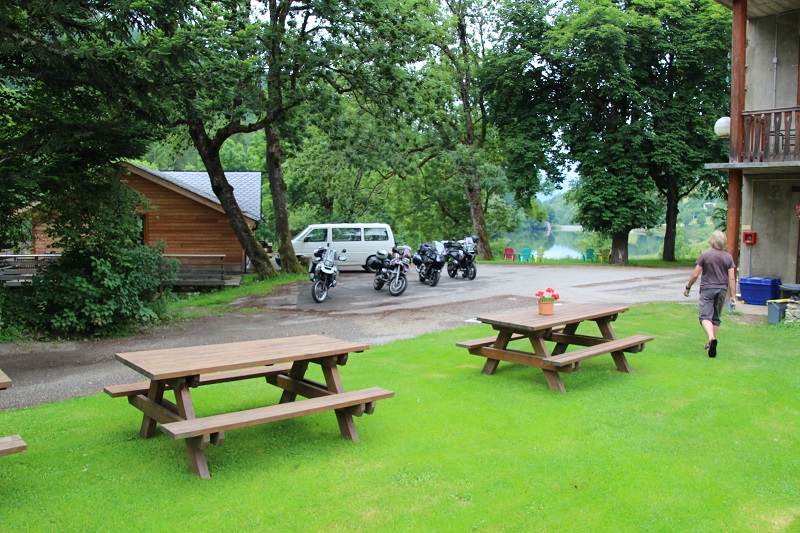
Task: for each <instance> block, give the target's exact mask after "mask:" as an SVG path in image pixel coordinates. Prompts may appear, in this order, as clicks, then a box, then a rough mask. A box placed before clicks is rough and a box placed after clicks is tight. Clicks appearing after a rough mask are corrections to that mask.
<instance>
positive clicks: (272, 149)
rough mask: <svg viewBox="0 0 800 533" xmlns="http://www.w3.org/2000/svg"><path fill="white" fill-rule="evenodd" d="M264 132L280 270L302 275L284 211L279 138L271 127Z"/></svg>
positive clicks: (302, 270)
mask: <svg viewBox="0 0 800 533" xmlns="http://www.w3.org/2000/svg"><path fill="white" fill-rule="evenodd" d="M264 131H265V132H266V136H267V176H268V177H269V191H270V193H271V194H272V210H273V212H274V213H275V235H276V237H277V239H278V253H279V254H280V255H281V270H282V271H284V272H292V273H294V274H302V273H303V272H305V269H304V268H303V267H302V266H301V265H300V262H299V261H298V260H297V256H296V255H295V253H294V246H292V234H291V231H290V228H289V211H288V210H287V209H286V182H285V181H284V180H283V170H282V168H281V137H280V135H279V134H278V130H276V129H275V128H274V127H273V126H272V125H269V126H267V127H266V128H264Z"/></svg>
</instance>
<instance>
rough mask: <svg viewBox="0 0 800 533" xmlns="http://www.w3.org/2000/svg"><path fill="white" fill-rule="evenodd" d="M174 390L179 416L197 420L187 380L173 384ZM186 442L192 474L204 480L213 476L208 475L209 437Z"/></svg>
mask: <svg viewBox="0 0 800 533" xmlns="http://www.w3.org/2000/svg"><path fill="white" fill-rule="evenodd" d="M172 388H173V390H174V391H175V405H176V406H177V407H178V415H179V416H181V417H182V418H184V419H185V420H192V419H194V418H197V416H196V415H195V413H194V404H193V403H192V395H191V393H190V392H189V385H188V384H187V383H186V380H185V379H180V380H176V381H175V382H173V384H172ZM184 442H185V443H186V452H187V453H188V454H189V465H191V467H192V472H194V473H195V474H197V475H198V476H200V477H201V478H203V479H208V478H210V477H211V474H209V473H208V462H207V461H206V452H205V448H206V446H208V436H206V440H205V441H204V440H202V439H186V440H185V441H184Z"/></svg>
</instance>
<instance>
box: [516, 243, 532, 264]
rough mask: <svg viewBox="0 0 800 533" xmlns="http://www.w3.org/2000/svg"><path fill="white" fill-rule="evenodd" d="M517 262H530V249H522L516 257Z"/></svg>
mask: <svg viewBox="0 0 800 533" xmlns="http://www.w3.org/2000/svg"><path fill="white" fill-rule="evenodd" d="M517 261H519V262H520V263H521V262H523V261H527V262H528V263H530V262H531V249H530V248H528V247H527V246H526V247H525V248H523V249H522V251H521V252H520V253H519V255H518V256H517Z"/></svg>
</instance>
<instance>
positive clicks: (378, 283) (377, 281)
mask: <svg viewBox="0 0 800 533" xmlns="http://www.w3.org/2000/svg"><path fill="white" fill-rule="evenodd" d="M372 288H373V289H375V290H376V291H379V290H381V289H382V288H383V279H381V278H379V277H378V276H375V278H374V279H373V280H372Z"/></svg>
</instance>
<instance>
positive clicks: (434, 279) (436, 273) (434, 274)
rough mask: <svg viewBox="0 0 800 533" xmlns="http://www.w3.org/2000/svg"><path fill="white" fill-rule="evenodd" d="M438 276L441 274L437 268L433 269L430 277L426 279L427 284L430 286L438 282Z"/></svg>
mask: <svg viewBox="0 0 800 533" xmlns="http://www.w3.org/2000/svg"><path fill="white" fill-rule="evenodd" d="M440 276H441V273H440V272H439V271H438V270H433V271H432V272H431V277H430V279H428V285H430V286H431V287H435V286H436V285H437V284H438V283H439V277H440Z"/></svg>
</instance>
